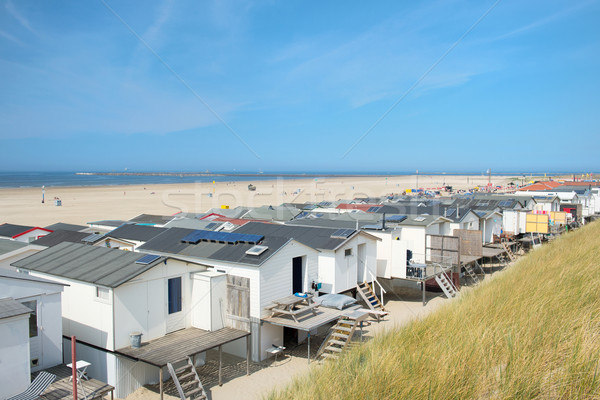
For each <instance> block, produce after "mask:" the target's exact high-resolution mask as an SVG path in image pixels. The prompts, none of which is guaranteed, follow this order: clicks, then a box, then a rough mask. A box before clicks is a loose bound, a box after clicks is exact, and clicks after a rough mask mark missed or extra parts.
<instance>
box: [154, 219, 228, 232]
mask: <svg viewBox="0 0 600 400" xmlns="http://www.w3.org/2000/svg"><path fill="white" fill-rule="evenodd" d="M211 224H212V225H211ZM221 225H223V222H219V221H211V220H208V219H196V218H175V219H173V220H171V221H170V222H169V223H167V224H166V225H165V228H187V229H204V230H215V229H216V228H218V227H220V226H221Z"/></svg>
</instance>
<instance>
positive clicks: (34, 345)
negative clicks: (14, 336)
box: [22, 297, 42, 371]
mask: <svg viewBox="0 0 600 400" xmlns="http://www.w3.org/2000/svg"><path fill="white" fill-rule="evenodd" d="M22 304H23V305H24V306H25V307H27V308H29V309H30V310H31V314H29V358H30V360H31V361H30V362H31V371H37V370H39V369H40V368H41V366H42V338H41V335H40V333H41V332H40V329H39V323H40V321H41V318H39V313H38V311H39V308H40V307H39V297H36V298H35V299H33V300H27V301H23V302H22Z"/></svg>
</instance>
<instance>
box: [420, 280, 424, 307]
mask: <svg viewBox="0 0 600 400" xmlns="http://www.w3.org/2000/svg"><path fill="white" fill-rule="evenodd" d="M421 285H423V307H425V281H421Z"/></svg>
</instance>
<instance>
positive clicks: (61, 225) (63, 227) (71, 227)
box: [45, 222, 88, 232]
mask: <svg viewBox="0 0 600 400" xmlns="http://www.w3.org/2000/svg"><path fill="white" fill-rule="evenodd" d="M45 228H46V229H49V230H51V231H58V230H61V231H74V232H81V231H83V230H85V229H87V228H88V227H87V226H83V225H74V224H65V223H64V222H57V223H56V224H52V225H48V226H46V227H45Z"/></svg>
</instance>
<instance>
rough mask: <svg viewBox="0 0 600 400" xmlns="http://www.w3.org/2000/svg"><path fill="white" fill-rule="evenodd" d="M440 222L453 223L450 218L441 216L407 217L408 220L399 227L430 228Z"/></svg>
mask: <svg viewBox="0 0 600 400" xmlns="http://www.w3.org/2000/svg"><path fill="white" fill-rule="evenodd" d="M438 220H440V221H451V220H450V219H449V218H445V217H441V216H439V215H407V218H406V219H405V220H404V221H402V222H400V223H399V224H398V225H408V226H429V225H431V224H433V223H435V222H437V221H438Z"/></svg>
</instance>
